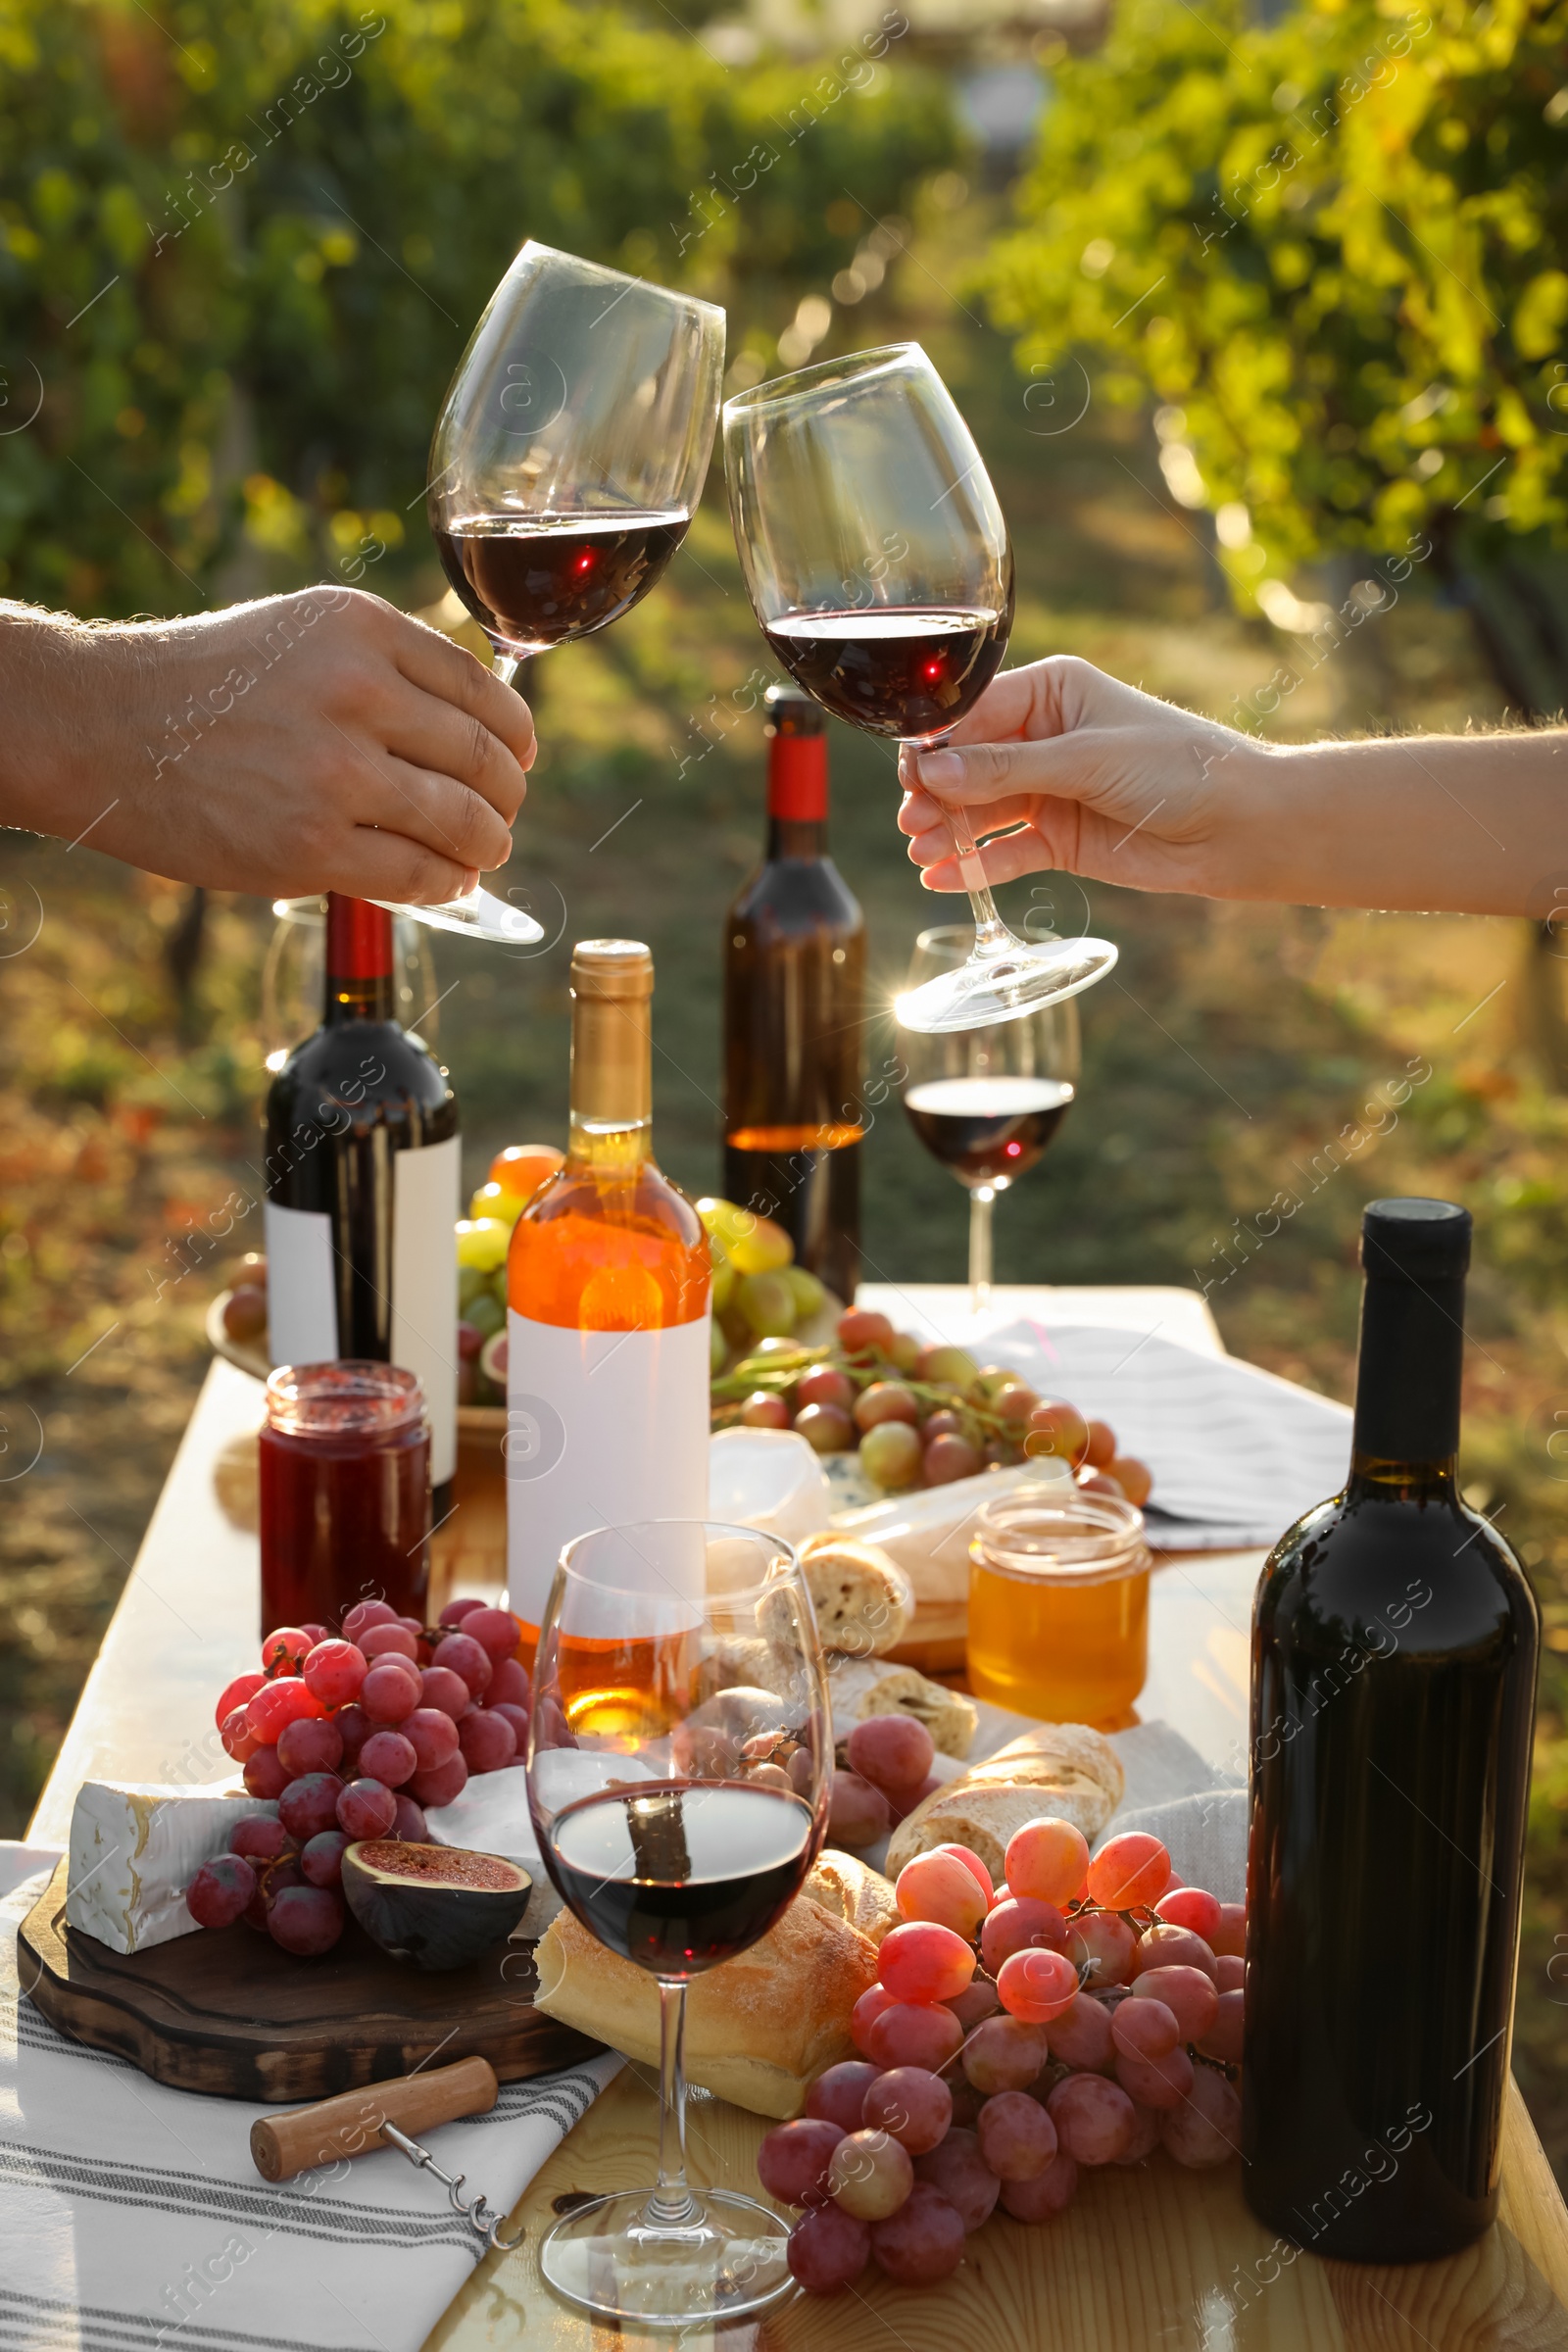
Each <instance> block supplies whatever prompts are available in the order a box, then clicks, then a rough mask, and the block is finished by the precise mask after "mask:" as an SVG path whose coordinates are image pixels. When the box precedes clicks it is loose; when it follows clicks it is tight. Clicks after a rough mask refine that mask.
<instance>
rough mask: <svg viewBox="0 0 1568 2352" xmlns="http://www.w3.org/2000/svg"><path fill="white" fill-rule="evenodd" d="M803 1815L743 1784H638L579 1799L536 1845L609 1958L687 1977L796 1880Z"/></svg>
mask: <svg viewBox="0 0 1568 2352" xmlns="http://www.w3.org/2000/svg"><path fill="white" fill-rule="evenodd" d="M812 1826H813V1825H812V1817H811V1814H810V1812H809V1809H808V1807H807V1806H806V1805H804V1804H803V1803H802V1802H801V1799H800V1798H799V1797H798V1796H792V1795H788V1794H786V1793H785V1791H784V1790H782V1789H754V1788H748V1787H747V1785H746V1783H745V1782H744V1781H699V1782H696V1783H695V1784H694V1783H692V1782H664V1781H647V1782H642V1781H639V1782H637V1783H635V1784H633V1785H631V1786H629V1787H627V1786H622V1787H621V1788H619V1789H611V1790H608V1791H602V1792H600V1793H598V1794H596V1795H593V1796H585V1797H579V1798H578V1799H577V1801H576V1803H574V1804H569V1805H564V1806H563V1808H562V1810H561V1811H560V1812H559V1813H558V1814H557V1815H556V1817H555V1819H554V1821H553V1822H552V1824H551V1826H550V1829H549V1831H548V1832H547V1834H546V1836H545V1838H544V1840H543V1852H544V1859H545V1866H546V1868H547V1869H548V1871H549V1873H550V1876H551V1878H552V1879H553V1880H554V1881H555V1884H556V1888H557V1891H558V1892H559V1894H560V1895H561V1897H562V1899H563V1901H564V1902H565V1903H567V1904H568V1905H569V1906H570V1908H571V1909H572V1910H573V1911H574V1912H575V1913H576V1915H577V1917H578V1918H579V1919H580V1920H581V1921H582V1922H583V1924H584V1926H585V1927H587V1928H589V1929H591V1930H592V1932H593V1934H594V1935H595V1936H598V1938H599V1940H600V1942H601V1943H603V1944H605V1945H606V1946H607V1947H608V1948H609V1949H610V1950H611V1951H613V1952H619V1953H620V1955H621V1957H622V1958H623V1959H626V1960H634V1961H635V1962H636V1963H637V1965H638V1966H639V1967H640V1968H646V1969H648V1970H650V1971H651V1972H652V1973H653V1974H655V1975H656V1976H659V1977H662V1978H665V1979H668V1978H672V1977H693V1976H698V1975H700V1974H701V1973H702V1972H703V1971H704V1970H705V1969H709V1968H712V1967H713V1966H715V1965H716V1963H717V1962H718V1961H720V1960H728V1959H731V1958H732V1957H733V1956H734V1954H735V1953H737V1952H742V1951H745V1949H746V1948H747V1946H748V1945H749V1944H752V1943H755V1942H756V1940H757V1938H758V1936H763V1935H765V1934H766V1933H767V1930H768V1929H769V1928H770V1927H771V1926H772V1925H773V1923H774V1921H775V1920H776V1919H777V1918H778V1917H779V1916H780V1915H781V1913H782V1912H783V1911H784V1909H785V1907H786V1905H787V1904H788V1903H789V1902H790V1901H791V1899H792V1898H793V1896H794V1895H795V1893H796V1892H797V1890H798V1889H799V1887H800V1884H801V1880H802V1878H803V1877H804V1876H805V1870H806V1860H807V1854H808V1848H809V1843H810V1839H811V1835H812Z"/></svg>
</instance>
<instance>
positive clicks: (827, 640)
mask: <svg viewBox="0 0 1568 2352" xmlns="http://www.w3.org/2000/svg"><path fill="white" fill-rule="evenodd" d="M1011 625H1012V609H1011V602H1010V600H1009V602H1008V606H1007V609H1006V610H1005V612H1000V613H994V612H977V611H974V610H972V609H966V608H963V607H957V606H939V605H931V606H926V605H897V606H882V605H872V606H868V607H866V608H865V610H864V611H862V612H858V613H854V612H851V613H785V614H784V615H783V617H782V618H781V619H779V620H775V621H770V622H768V623H767V624H766V625H765V627H764V631H763V634H764V635H765V636H766V638H767V642H768V644H769V645H770V646H771V647H772V649H773V651H774V653H775V654H776V655H777V656H778V659H779V660H780V661H781V662H783V664H784V666H785V668H786V669H787V670H788V671H789V673H790V675H791V677H792V678H794V680H795V682H796V684H797V685H798V686H804V687H805V689H806V691H807V693H808V694H810V695H814V696H815V698H816V700H817V701H818V702H819V703H820V704H822V706H823V707H824V709H826V710H828V711H833V712H834V713H835V714H836V715H837V716H838V717H839V718H847V719H848V720H849V721H850V724H851V725H852V726H856V727H863V728H864V729H865V730H866V732H867V733H868V734H872V735H894V736H897V737H898V738H899V739H900V740H901V741H905V742H907V741H910V740H912V739H915V738H918V737H920V736H922V735H931V734H934V733H936V732H937V731H938V730H940V729H945V728H948V727H954V726H956V725H957V723H958V721H959V719H960V718H963V717H964V716H965V715H966V714H967V713H968V712H969V711H972V710H973V709H974V706H975V704H976V703H977V702H978V701H979V700H980V697H981V696H982V695H983V694H984V692H985V690H986V688H987V687H988V686H989V685H990V683H991V681H992V679H993V678H994V677H995V676H996V674H997V671H998V669H999V668H1000V667H1001V664H1002V657H1003V655H1004V654H1005V652H1006V650H1007V633H1008V630H1009V629H1010V627H1011Z"/></svg>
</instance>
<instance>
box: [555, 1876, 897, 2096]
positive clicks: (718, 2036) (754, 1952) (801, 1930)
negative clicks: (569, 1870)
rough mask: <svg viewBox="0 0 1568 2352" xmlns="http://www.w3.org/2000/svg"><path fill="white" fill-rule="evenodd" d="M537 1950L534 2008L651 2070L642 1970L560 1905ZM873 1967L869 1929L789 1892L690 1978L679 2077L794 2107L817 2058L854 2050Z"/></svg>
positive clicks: (650, 2021)
mask: <svg viewBox="0 0 1568 2352" xmlns="http://www.w3.org/2000/svg"><path fill="white" fill-rule="evenodd" d="M841 1859H843V1857H841ZM536 1960H537V1965H538V1970H539V1990H538V1991H537V1992H536V1993H535V1995H534V2005H535V2007H536V2008H539V2009H543V2010H544V2011H545V2013H546V2015H547V2016H550V2017H557V2018H560V2019H561V2021H562V2023H563V2024H564V2025H568V2026H575V2027H576V2028H577V2029H578V2031H579V2032H580V2033H583V2034H592V2035H593V2036H594V2038H595V2039H596V2040H598V2041H607V2042H609V2043H610V2045H611V2047H612V2048H613V2049H617V2050H623V2051H624V2052H625V2054H626V2056H627V2057H628V2058H630V2059H632V2060H633V2061H634V2062H635V2063H636V2064H638V2065H640V2066H646V2067H650V2068H652V2069H654V2070H655V2071H656V2072H657V2069H658V2066H659V1986H658V1984H657V1982H656V1981H655V1979H654V1978H653V1977H651V1976H650V1975H649V1974H648V1972H647V1971H646V1970H645V1969H641V1968H638V1967H637V1966H636V1965H635V1964H634V1963H633V1962H632V1961H630V1960H623V1959H621V1957H620V1955H619V1954H618V1953H617V1952H612V1951H607V1950H606V1948H605V1946H604V1945H603V1944H602V1943H601V1942H600V1941H599V1939H598V1938H597V1936H591V1935H590V1934H589V1932H588V1930H587V1929H586V1928H585V1927H584V1926H583V1925H582V1923H581V1921H580V1920H578V1919H577V1918H575V1917H574V1915H573V1914H572V1913H571V1912H570V1911H563V1912H562V1913H561V1915H560V1917H559V1918H558V1919H555V1920H552V1922H551V1924H550V1926H549V1928H548V1929H547V1930H546V1932H545V1934H544V1936H542V1937H541V1938H540V1942H539V1948H538V1952H537V1954H536ZM876 1975H877V1961H876V1945H875V1944H874V1943H873V1942H872V1941H871V1939H870V1937H869V1936H862V1935H861V1934H860V1933H859V1932H858V1929H856V1928H853V1927H851V1926H850V1925H849V1923H848V1922H847V1921H846V1920H843V1919H834V1918H833V1917H831V1916H830V1914H829V1913H828V1912H827V1911H825V1910H824V1909H823V1908H822V1906H821V1905H820V1903H817V1902H813V1901H811V1900H809V1898H807V1897H805V1896H801V1895H797V1897H796V1898H795V1900H794V1902H792V1903H791V1904H790V1907H789V1909H788V1910H787V1911H786V1912H785V1913H784V1916H783V1917H782V1919H780V1920H779V1921H778V1922H777V1924H776V1925H775V1926H774V1927H772V1928H770V1929H769V1930H768V1932H767V1934H766V1935H765V1936H762V1937H761V1938H760V1940H759V1941H758V1942H757V1943H754V1944H753V1945H752V1946H751V1948H750V1949H749V1950H748V1951H744V1952H742V1953H740V1954H739V1955H738V1957H737V1958H735V1959H733V1960H724V1961H721V1962H720V1964H719V1966H718V1967H717V1968H713V1969H710V1970H709V1971H708V1973H707V1974H706V1976H700V1977H694V1978H693V1979H692V1981H691V1985H690V1988H689V1989H688V1992H687V1995H686V2076H687V2080H688V2082H696V2083H698V2084H699V2085H700V2086H701V2087H702V2088H703V2089H704V2090H711V2091H713V2092H715V2093H716V2094H717V2096H718V2097H719V2098H721V2099H732V2100H733V2101H734V2103H735V2105H736V2106H737V2107H747V2108H750V2110H751V2112H752V2113H753V2114H754V2115H770V2116H776V2117H779V2118H781V2119H787V2118H788V2117H790V2116H796V2115H799V2114H800V2112H801V2110H802V2108H803V2107H804V2106H805V2104H806V2094H807V2091H808V2089H809V2087H810V2085H811V2083H812V2082H814V2081H815V2079H816V2077H817V2076H818V2075H819V2074H821V2072H822V2071H823V2069H824V2068H825V2067H829V2066H836V2065H837V2064H838V2062H839V2060H840V2059H841V2058H851V2057H853V2056H854V2055H855V2045H854V2043H853V2041H852V2040H851V2038H850V2012H851V2010H852V2009H853V2008H854V2007H855V2004H856V2002H857V2001H858V1999H859V1997H860V1995H861V1993H862V1992H864V1991H866V1989H867V1988H868V1987H869V1986H870V1985H874V1984H875V1983H876Z"/></svg>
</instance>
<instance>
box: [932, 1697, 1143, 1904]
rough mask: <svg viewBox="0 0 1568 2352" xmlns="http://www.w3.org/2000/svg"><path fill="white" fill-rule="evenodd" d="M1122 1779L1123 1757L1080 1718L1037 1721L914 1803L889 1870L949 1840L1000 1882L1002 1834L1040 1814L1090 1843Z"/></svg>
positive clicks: (1004, 1840)
mask: <svg viewBox="0 0 1568 2352" xmlns="http://www.w3.org/2000/svg"><path fill="white" fill-rule="evenodd" d="M1124 1785H1125V1783H1124V1775H1123V1773H1122V1768H1121V1759H1120V1757H1119V1756H1118V1755H1117V1753H1116V1751H1115V1749H1114V1748H1113V1747H1112V1746H1111V1744H1110V1741H1109V1740H1107V1739H1105V1738H1104V1736H1103V1734H1102V1733H1100V1732H1094V1731H1091V1730H1090V1729H1089V1727H1088V1725H1087V1724H1082V1723H1046V1724H1042V1725H1041V1726H1040V1727H1039V1729H1038V1730H1036V1731H1033V1732H1025V1733H1023V1734H1022V1735H1021V1736H1020V1737H1019V1738H1018V1739H1016V1740H1009V1741H1008V1743H1007V1745H1006V1746H1005V1747H1004V1748H999V1749H998V1751H997V1753H996V1754H995V1755H994V1756H988V1757H987V1758H986V1760H985V1762H984V1763H983V1764H973V1765H971V1766H970V1768H969V1770H968V1771H967V1772H964V1773H960V1774H959V1776H958V1778H957V1779H956V1781H950V1782H949V1783H948V1785H947V1787H946V1788H944V1789H937V1790H936V1792H935V1793H934V1794H933V1795H931V1796H928V1797H927V1798H926V1799H925V1800H924V1802H923V1803H921V1804H918V1805H916V1806H915V1808H914V1811H913V1812H912V1813H910V1814H908V1815H907V1816H906V1818H905V1819H904V1820H903V1821H901V1822H900V1824H899V1826H898V1828H897V1829H896V1830H895V1831H894V1833H893V1836H892V1838H891V1839H890V1841H889V1844H888V1860H887V1868H888V1876H889V1878H892V1879H896V1878H897V1877H898V1875H899V1872H900V1871H901V1870H902V1869H903V1868H904V1865H905V1864H906V1862H910V1861H912V1860H913V1859H914V1856H915V1855H916V1854H923V1853H926V1852H928V1851H929V1849H930V1848H931V1847H932V1846H934V1845H944V1844H948V1843H950V1842H952V1843H956V1844H958V1845H966V1846H968V1847H969V1848H970V1850H971V1852H973V1853H976V1854H978V1855H979V1857H980V1859H981V1861H982V1862H983V1863H984V1864H985V1866H986V1868H987V1870H989V1871H990V1873H991V1875H992V1877H993V1878H994V1879H999V1880H1000V1879H1001V1878H1003V1877H1004V1876H1005V1868H1004V1856H1005V1853H1006V1850H1007V1840H1008V1838H1010V1837H1011V1836H1012V1834H1013V1832H1014V1830H1020V1829H1022V1827H1023V1825H1024V1823H1025V1822H1026V1821H1034V1820H1037V1819H1038V1818H1039V1817H1040V1816H1041V1815H1042V1814H1045V1815H1049V1816H1052V1817H1054V1819H1056V1820H1059V1821H1070V1822H1072V1823H1073V1825H1074V1826H1075V1828H1077V1829H1079V1830H1081V1831H1082V1832H1083V1835H1084V1837H1085V1838H1087V1839H1088V1841H1089V1843H1090V1844H1091V1845H1093V1843H1094V1841H1095V1839H1096V1838H1098V1837H1099V1835H1100V1833H1101V1831H1102V1830H1103V1828H1104V1826H1105V1824H1106V1822H1107V1821H1108V1820H1109V1819H1110V1817H1111V1815H1112V1813H1114V1812H1115V1810H1116V1807H1117V1806H1118V1805H1119V1804H1120V1802H1121V1794H1122V1789H1123V1787H1124Z"/></svg>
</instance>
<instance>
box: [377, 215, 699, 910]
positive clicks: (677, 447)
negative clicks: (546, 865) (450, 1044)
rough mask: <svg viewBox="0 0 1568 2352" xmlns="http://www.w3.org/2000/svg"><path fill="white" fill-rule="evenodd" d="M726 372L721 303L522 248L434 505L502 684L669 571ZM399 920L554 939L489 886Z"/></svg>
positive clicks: (614, 615)
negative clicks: (536, 656) (523, 665)
mask: <svg viewBox="0 0 1568 2352" xmlns="http://www.w3.org/2000/svg"><path fill="white" fill-rule="evenodd" d="M723 371H724V314H723V312H722V311H721V310H718V309H716V308H715V307H714V305H713V304H712V303H711V302H699V301H697V299H696V298H695V296H693V295H690V294H674V293H671V292H670V291H669V289H668V288H667V287H665V286H656V285H651V284H649V283H648V281H647V280H646V279H644V278H638V277H627V276H625V275H623V274H622V272H621V271H620V270H605V269H602V268H601V267H600V266H599V264H598V263H596V262H585V261H581V260H579V259H578V257H577V256H576V255H575V254H570V253H557V252H556V251H555V250H554V249H553V248H552V247H550V246H548V245H537V244H534V243H533V242H532V241H531V240H530V242H529V243H528V244H526V245H524V246H523V248H522V251H521V252H520V253H519V254H518V255H517V258H516V260H515V262H514V263H513V265H512V267H511V269H510V270H508V271H507V274H506V276H505V277H504V278H503V279H502V281H501V283H500V285H499V286H498V287H497V288H496V290H495V292H494V294H492V295H491V297H490V301H489V304H488V306H487V307H486V310H485V314H484V316H483V318H482V319H480V320H479V323H478V325H477V326H476V327H475V328H474V330H473V333H472V335H471V336H470V337H469V340H468V348H467V350H466V352H465V353H464V355H463V357H462V359H461V360H460V361H459V363H458V368H457V372H456V374H455V375H454V376H453V378H452V381H451V384H450V385H449V386H448V388H447V396H446V399H445V401H444V402H443V403H442V407H441V414H440V417H438V418H437V420H436V428H435V437H434V440H433V441H432V442H431V445H430V478H429V487H428V490H427V492H426V496H425V504H426V508H427V511H428V514H429V518H430V529H431V531H432V533H433V534H434V537H435V543H436V548H437V551H438V552H439V554H440V558H441V563H442V567H443V568H444V570H445V572H446V575H447V578H448V579H449V580H450V582H451V583H452V586H453V588H454V589H455V590H456V591H457V594H458V595H459V596H460V597H461V598H462V600H463V602H464V604H465V605H466V606H467V608H468V611H469V612H470V613H472V614H473V616H474V618H475V620H477V622H478V623H479V626H480V627H481V628H482V629H483V630H484V633H485V635H486V636H487V637H488V638H489V640H490V642H491V644H492V646H494V648H495V654H496V659H495V670H496V674H497V676H498V677H500V678H502V679H504V680H505V681H506V682H507V683H508V684H510V683H511V682H512V680H513V679H514V678H515V675H516V671H517V664H518V663H519V662H522V661H524V660H526V659H527V658H528V657H529V656H530V655H533V654H542V653H545V652H548V651H549V650H550V648H552V647H553V646H558V645H570V644H572V643H574V642H575V640H576V639H577V638H579V637H591V636H592V635H593V634H594V632H595V630H597V629H602V628H605V627H607V626H608V625H609V623H610V622H611V621H613V620H618V619H619V618H620V616H621V614H622V613H629V612H630V610H631V608H632V606H633V605H635V604H637V603H639V602H640V601H641V599H642V598H643V597H645V596H646V595H647V594H648V591H649V590H650V588H652V587H653V586H654V585H655V584H656V582H657V581H658V580H659V579H660V577H661V576H662V573H663V571H664V569H665V567H666V566H667V564H668V563H669V560H670V558H671V556H673V554H674V553H675V550H676V548H677V547H679V545H680V543H681V541H682V539H684V537H685V536H686V531H687V527H688V525H689V524H690V522H691V518H692V515H693V513H694V512H695V510H696V506H697V501H698V498H699V496H700V495H701V492H702V487H703V480H704V477H705V475H706V474H707V472H708V461H709V458H710V456H711V452H712V446H713V433H714V429H715V427H716V425H717V422H718V398H719V388H720V385H721V382H722V379H723ZM396 911H397V912H399V913H406V914H412V915H417V917H418V919H419V920H420V921H421V922H426V923H433V924H435V925H436V926H437V927H438V928H446V929H448V930H457V931H469V932H473V933H476V934H477V935H478V936H479V937H481V938H485V939H502V940H506V941H511V942H515V943H520V942H529V941H533V940H538V939H542V938H543V937H544V933H543V930H542V929H541V927H540V926H539V924H538V923H536V922H535V921H534V919H533V917H532V916H531V915H528V914H525V913H524V912H523V911H522V910H521V908H519V907H509V906H507V905H506V904H504V903H503V902H502V901H500V900H498V899H496V898H493V897H492V896H491V895H490V893H489V892H487V891H483V890H472V891H469V892H468V893H467V894H466V896H465V897H463V898H459V899H453V900H450V901H449V902H448V903H447V904H446V905H445V906H443V907H414V906H408V907H403V906H399V907H397V908H396Z"/></svg>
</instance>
